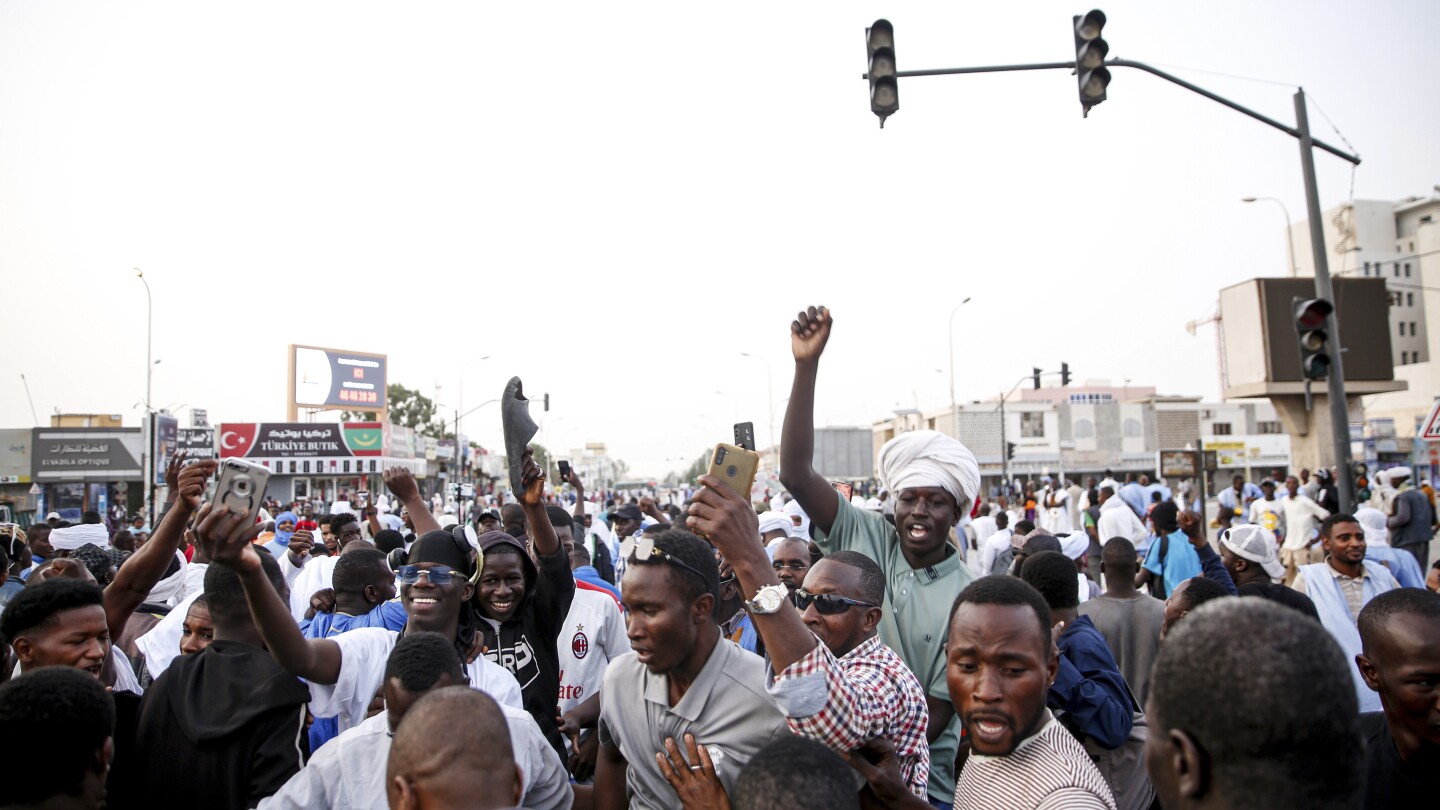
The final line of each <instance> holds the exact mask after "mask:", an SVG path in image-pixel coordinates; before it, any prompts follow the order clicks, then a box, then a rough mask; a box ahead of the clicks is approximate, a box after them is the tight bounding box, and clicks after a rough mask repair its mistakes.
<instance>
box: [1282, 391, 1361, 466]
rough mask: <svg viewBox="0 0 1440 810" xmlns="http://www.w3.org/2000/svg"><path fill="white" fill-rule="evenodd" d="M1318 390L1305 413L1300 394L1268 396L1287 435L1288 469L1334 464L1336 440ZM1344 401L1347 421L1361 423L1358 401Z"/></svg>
mask: <svg viewBox="0 0 1440 810" xmlns="http://www.w3.org/2000/svg"><path fill="white" fill-rule="evenodd" d="M1317 389H1318V390H1319V391H1321V392H1322V393H1316V394H1315V396H1313V397H1312V398H1311V407H1310V410H1309V411H1306V410H1305V396H1304V395H1303V394H1285V395H1280V396H1272V397H1270V402H1271V403H1273V404H1274V405H1275V411H1276V413H1278V414H1279V416H1280V422H1281V423H1282V424H1283V425H1284V426H1285V432H1286V433H1289V434H1290V468H1291V470H1299V469H1301V468H1302V467H1303V468H1307V469H1311V470H1315V469H1319V468H1320V467H1332V466H1334V464H1335V459H1336V453H1335V437H1334V434H1333V433H1332V432H1331V430H1330V399H1329V397H1327V396H1326V395H1325V394H1324V393H1323V391H1324V387H1323V386H1317ZM1345 401H1346V406H1347V409H1348V411H1349V413H1350V422H1351V423H1352V424H1353V423H1355V422H1361V421H1364V419H1363V413H1364V411H1363V409H1362V406H1361V404H1360V398H1359V397H1346V398H1345Z"/></svg>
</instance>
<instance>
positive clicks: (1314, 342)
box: [1295, 298, 1335, 380]
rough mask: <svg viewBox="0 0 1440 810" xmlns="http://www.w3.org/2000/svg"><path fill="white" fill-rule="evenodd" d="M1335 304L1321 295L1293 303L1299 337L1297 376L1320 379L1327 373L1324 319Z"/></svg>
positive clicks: (1296, 330)
mask: <svg viewBox="0 0 1440 810" xmlns="http://www.w3.org/2000/svg"><path fill="white" fill-rule="evenodd" d="M1334 311H1335V305H1334V304H1332V303H1330V302H1329V301H1326V300H1325V299H1324V298H1311V299H1308V300H1303V301H1297V302H1296V303H1295V332H1296V335H1297V337H1298V338H1299V341H1300V376H1301V377H1302V378H1303V379H1306V380H1323V379H1325V378H1326V377H1328V376H1329V375H1330V333H1329V332H1327V331H1326V330H1325V319H1326V318H1328V317H1330V313H1332V312H1334Z"/></svg>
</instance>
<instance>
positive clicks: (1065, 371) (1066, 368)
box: [1060, 363, 1070, 385]
mask: <svg viewBox="0 0 1440 810" xmlns="http://www.w3.org/2000/svg"><path fill="white" fill-rule="evenodd" d="M1060 384H1061V385H1069V384H1070V364H1069V363H1061V364H1060Z"/></svg>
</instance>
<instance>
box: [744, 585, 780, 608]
mask: <svg viewBox="0 0 1440 810" xmlns="http://www.w3.org/2000/svg"><path fill="white" fill-rule="evenodd" d="M788 592H789V591H788V590H787V589H786V587H785V586H784V585H766V586H765V587H763V588H761V589H760V590H758V591H756V592H755V598H754V599H748V600H746V602H745V609H746V610H748V611H750V612H751V613H775V612H777V611H779V610H780V606H781V605H783V604H784V603H785V594H786V593H788Z"/></svg>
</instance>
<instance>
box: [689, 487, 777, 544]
mask: <svg viewBox="0 0 1440 810" xmlns="http://www.w3.org/2000/svg"><path fill="white" fill-rule="evenodd" d="M696 483H698V484H700V485H701V489H700V490H699V491H697V492H696V493H695V497H694V498H692V499H691V501H690V520H689V523H688V525H689V527H690V530H691V531H693V532H695V533H696V534H698V535H700V536H701V537H704V538H706V539H707V540H709V541H710V542H711V543H714V544H715V547H716V548H718V549H720V551H721V553H723V554H724V555H725V556H726V557H729V558H732V559H734V558H736V557H738V556H742V555H743V554H744V553H745V551H746V550H750V547H752V546H753V550H755V551H761V552H763V551H764V548H763V547H762V546H761V545H760V518H759V516H758V515H756V514H755V509H754V508H752V507H751V506H750V503H749V502H748V501H747V500H746V499H745V498H743V497H741V496H740V494H739V493H737V492H735V490H733V489H731V488H730V485H729V484H726V483H725V482H724V481H721V480H720V479H719V478H716V477H715V476H713V475H702V476H700V478H699V479H698V480H697V481H696Z"/></svg>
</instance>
